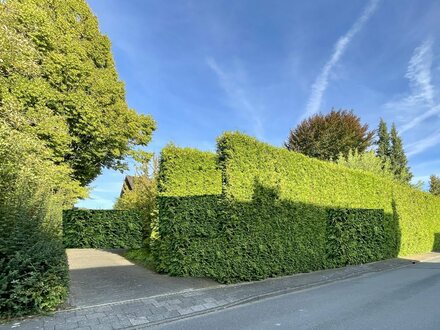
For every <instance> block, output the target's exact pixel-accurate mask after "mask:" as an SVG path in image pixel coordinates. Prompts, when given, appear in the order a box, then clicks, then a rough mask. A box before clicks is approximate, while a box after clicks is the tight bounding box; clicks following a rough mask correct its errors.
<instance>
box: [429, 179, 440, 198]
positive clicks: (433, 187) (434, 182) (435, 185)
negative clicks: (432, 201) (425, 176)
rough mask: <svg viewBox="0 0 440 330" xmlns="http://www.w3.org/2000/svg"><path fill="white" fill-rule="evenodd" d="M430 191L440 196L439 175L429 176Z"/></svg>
mask: <svg viewBox="0 0 440 330" xmlns="http://www.w3.org/2000/svg"><path fill="white" fill-rule="evenodd" d="M429 192H430V193H431V194H433V195H437V196H440V178H439V177H438V176H437V175H431V176H430V178H429Z"/></svg>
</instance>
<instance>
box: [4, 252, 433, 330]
mask: <svg viewBox="0 0 440 330" xmlns="http://www.w3.org/2000/svg"><path fill="white" fill-rule="evenodd" d="M436 256H437V257H438V256H439V254H438V253H430V254H425V255H423V256H418V257H415V258H412V259H392V260H387V261H380V262H375V263H371V264H366V265H359V266H348V267H345V268H339V269H333V270H323V271H317V272H313V273H308V274H298V275H292V276H285V277H278V278H272V279H267V280H264V281H259V282H250V283H241V284H236V285H218V286H216V287H212V288H205V289H196V290H187V291H182V292H178V293H173V294H166V295H159V296H155V297H149V298H141V299H133V300H128V301H122V302H117V303H110V304H104V305H98V306H90V307H83V308H76V309H72V310H65V311H60V312H57V313H54V314H53V315H52V316H45V317H38V318H30V319H26V320H21V321H16V322H13V323H9V324H5V325H2V326H0V329H14V328H15V329H45V330H46V329H51V330H57V329H76V330H79V329H89V330H93V329H127V328H129V329H130V328H134V329H138V328H145V327H150V326H153V325H157V324H160V323H163V322H168V321H172V320H175V319H179V318H183V317H188V316H192V315H196V314H201V313H206V312H209V311H213V310H217V309H221V308H226V307H230V306H233V305H237V304H241V303H244V302H249V301H252V300H256V299H261V298H263V297H269V296H274V295H279V294H283V293H287V292H292V291H295V290H301V289H305V288H308V287H312V286H317V285H323V284H327V283H330V282H333V281H337V280H344V279H348V278H352V277H355V276H361V275H364V274H368V273H371V272H379V271H387V270H392V269H396V268H400V267H404V266H407V265H410V264H411V263H412V262H414V260H416V261H420V260H429V259H430V258H433V257H436Z"/></svg>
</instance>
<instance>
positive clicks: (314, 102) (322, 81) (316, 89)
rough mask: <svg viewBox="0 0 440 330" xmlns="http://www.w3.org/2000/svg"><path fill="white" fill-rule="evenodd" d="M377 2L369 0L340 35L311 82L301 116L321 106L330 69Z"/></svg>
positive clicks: (377, 0)
mask: <svg viewBox="0 0 440 330" xmlns="http://www.w3.org/2000/svg"><path fill="white" fill-rule="evenodd" d="M378 4H379V0H370V2H369V3H368V4H367V6H366V7H365V9H364V10H363V12H362V15H361V16H359V18H358V19H357V20H356V22H355V23H354V24H353V25H352V26H351V28H350V29H349V30H348V31H347V33H346V34H345V35H343V36H342V37H340V38H339V39H338V41H337V42H336V44H335V46H334V48H333V53H332V55H331V56H330V59H329V60H328V61H327V63H326V64H325V65H324V67H323V68H322V70H321V72H320V74H319V75H318V77H317V78H316V80H315V82H314V83H313V86H312V92H311V94H310V97H309V101H308V103H307V107H306V112H305V114H304V115H303V118H306V117H309V116H310V115H313V114H315V113H317V112H318V111H319V109H320V107H321V102H322V97H323V95H324V92H325V90H326V89H327V86H328V82H329V78H330V73H331V71H332V69H333V68H334V66H335V65H336V64H337V63H338V62H339V60H340V59H341V57H342V55H343V54H344V52H345V50H346V49H347V47H348V45H349V44H350V42H351V40H352V39H353V37H354V36H355V35H356V34H357V33H358V32H359V31H360V30H361V29H362V27H363V26H364V25H365V23H366V22H367V21H368V19H369V18H370V17H371V15H373V14H374V12H375V10H376V8H377V6H378Z"/></svg>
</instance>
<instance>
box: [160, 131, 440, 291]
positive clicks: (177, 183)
mask: <svg viewBox="0 0 440 330" xmlns="http://www.w3.org/2000/svg"><path fill="white" fill-rule="evenodd" d="M217 150H218V155H217V156H215V155H213V154H210V153H203V152H201V151H196V150H193V149H184V150H182V149H179V148H176V147H173V148H168V149H167V150H165V152H163V153H162V159H163V161H162V166H161V168H160V174H159V176H160V178H161V179H160V180H161V195H160V196H159V199H158V203H159V223H158V226H157V228H158V232H159V244H157V245H156V254H155V255H156V258H157V261H158V265H159V267H158V269H159V270H162V271H166V272H168V273H170V274H172V275H180V276H207V277H211V278H214V279H216V280H218V281H220V282H225V283H228V282H236V281H242V280H256V279H263V278H267V277H271V276H278V275H285V274H293V273H297V272H307V271H313V270H318V269H323V268H328V267H335V266H342V265H346V264H356V263H363V262H369V261H374V260H380V259H385V258H390V257H394V256H397V255H398V254H399V253H400V254H401V255H407V254H412V253H419V252H426V251H431V249H432V248H433V246H434V245H435V244H437V245H438V243H435V241H434V236H435V234H436V233H439V232H440V199H439V198H437V197H433V196H430V195H428V194H426V193H422V192H419V191H415V190H413V189H409V188H407V187H404V186H402V185H400V184H398V183H396V182H394V181H392V180H388V179H386V178H381V177H377V176H375V175H374V174H370V173H368V172H363V171H360V170H352V169H347V168H345V167H342V166H339V165H337V164H333V163H329V162H323V161H319V160H316V159H311V158H308V157H306V156H304V155H301V154H298V153H295V152H290V151H287V150H284V149H280V148H275V147H273V146H270V145H268V144H265V143H261V142H258V141H257V140H256V139H254V138H251V137H248V136H246V135H243V134H238V133H226V134H224V135H223V136H222V137H220V138H219V139H218V149H217ZM176 159H177V160H179V161H178V162H177V161H176ZM170 160H172V161H170ZM167 164H172V165H167ZM164 165H165V166H164ZM218 168H220V170H221V181H220V180H218V179H216V180H212V178H213V177H214V176H213V173H216V175H217V172H216V171H217V169H218ZM204 169H207V171H205V170H204ZM194 175H195V176H194ZM194 177H197V178H198V179H197V180H194ZM219 181H220V182H221V183H219ZM189 182H190V184H189ZM207 183H209V184H207ZM421 240H424V241H423V242H422V241H421ZM437 241H438V240H437Z"/></svg>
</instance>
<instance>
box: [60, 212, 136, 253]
mask: <svg viewBox="0 0 440 330" xmlns="http://www.w3.org/2000/svg"><path fill="white" fill-rule="evenodd" d="M143 222H144V220H143V219H142V216H141V214H140V212H137V211H134V210H80V209H73V210H66V211H64V212H63V234H64V236H63V237H64V246H65V247H66V248H108V249H110V248H124V249H127V248H140V247H141V246H142V238H143V231H142V226H143Z"/></svg>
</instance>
